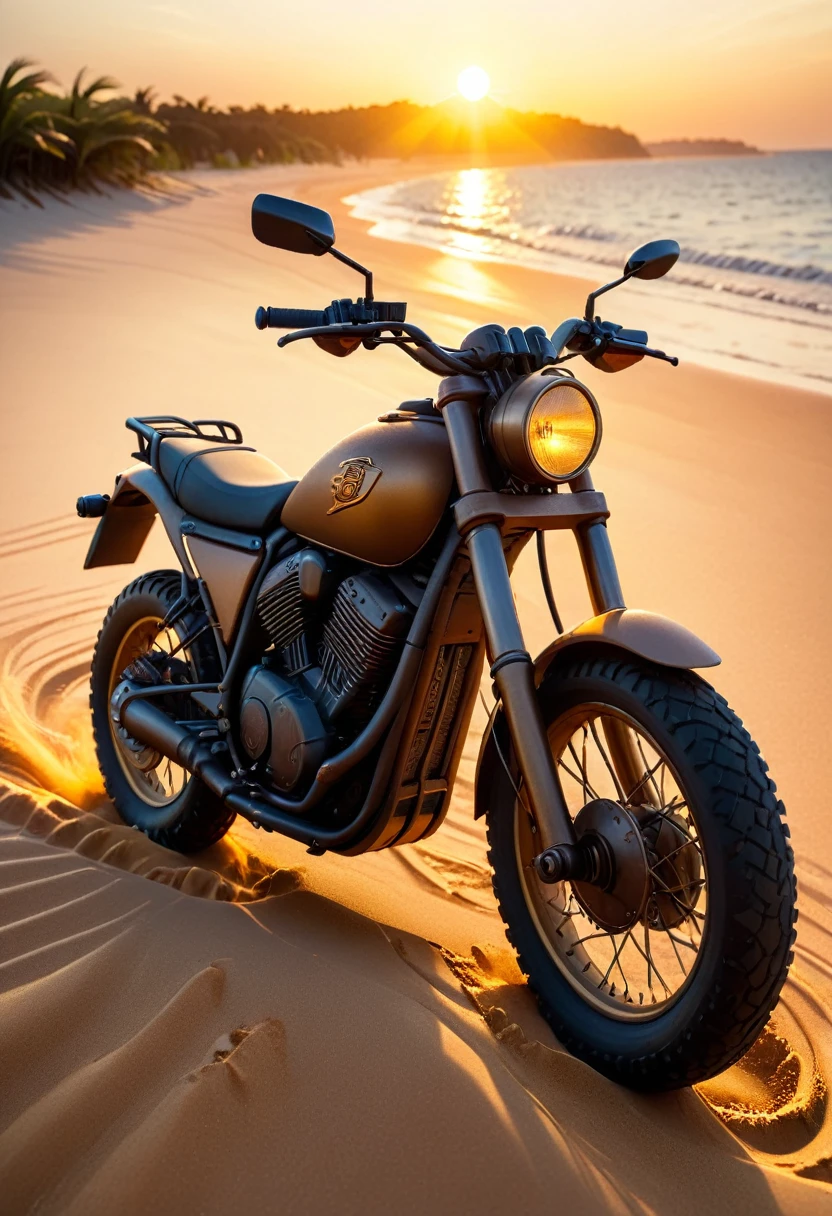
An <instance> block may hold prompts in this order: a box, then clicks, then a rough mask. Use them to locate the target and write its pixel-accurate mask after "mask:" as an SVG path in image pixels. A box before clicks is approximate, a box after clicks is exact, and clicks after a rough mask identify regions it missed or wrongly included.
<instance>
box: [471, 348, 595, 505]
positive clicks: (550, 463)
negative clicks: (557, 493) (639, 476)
mask: <svg viewBox="0 0 832 1216" xmlns="http://www.w3.org/2000/svg"><path fill="white" fill-rule="evenodd" d="M486 430H487V437H488V441H489V443H490V444H491V446H492V448H493V449H494V452H495V454H496V456H497V458H498V460H499V461H500V463H501V464H502V465H503V466H504V467H505V468H506V469H507V470H508V471H509V472H510V473H512V474H513V475H514V476H515V477H518V478H519V479H520V480H521V481H523V482H531V483H532V484H534V485H553V484H554V485H556V484H558V483H559V482H563V481H571V480H572V479H573V478H574V477H577V476H578V475H579V474H580V473H582V472H583V471H584V469H585V468H587V466H588V465H590V464H591V463H592V461H593V460H594V459H595V455H596V453H597V451H598V447H599V444H600V443H601V414H600V411H599V409H598V402H597V401H596V400H595V398H594V397H593V395H592V393H591V392H590V391H589V389H588V388H586V387H585V385H583V384H581V383H580V382H579V381H578V380H574V379H573V378H572V377H571V376H566V375H564V374H563V373H562V372H559V371H558V370H557V369H556V368H544V369H543V370H542V371H540V372H533V373H532V374H531V375H530V376H526V377H524V379H522V380H520V381H518V383H517V384H514V385H512V387H511V388H510V389H509V390H508V392H507V393H505V394H504V395H503V396H502V397H501V398H500V400H499V401H498V402H497V404H496V405H495V406H494V408H493V409H492V410H491V414H490V416H489V418H488V422H487V425H486Z"/></svg>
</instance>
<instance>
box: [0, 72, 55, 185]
mask: <svg viewBox="0 0 832 1216" xmlns="http://www.w3.org/2000/svg"><path fill="white" fill-rule="evenodd" d="M34 66H35V65H34V64H33V63H32V62H31V61H30V60H28V59H13V60H12V61H11V63H10V64H9V65H8V67H7V68H6V70H5V72H4V73H3V75H2V77H0V190H3V187H2V183H3V182H7V183H8V184H9V185H17V186H18V188H25V185H26V184H29V185H31V184H33V181H34V179H35V178H36V177H37V176H38V173H37V163H38V161H43V160H47V161H49V160H53V161H63V160H64V159H65V157H66V151H67V147H68V145H69V144H70V142H71V141H70V140H69V139H68V137H67V136H66V135H65V134H63V133H62V132H60V131H57V130H56V129H55V127H54V123H53V117H52V114H51V113H50V112H49V111H48V109H44V108H43V100H44V98H45V96H46V95H45V94H44V91H43V86H44V85H45V84H49V83H52V79H53V78H52V77H51V76H50V75H49V73H48V72H42V71H34V72H29V73H28V75H25V76H21V72H25V71H26V69H27V68H31V67H34ZM3 193H4V194H8V191H6V190H3Z"/></svg>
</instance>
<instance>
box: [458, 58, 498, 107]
mask: <svg viewBox="0 0 832 1216" xmlns="http://www.w3.org/2000/svg"><path fill="white" fill-rule="evenodd" d="M456 87H457V89H458V90H459V92H460V93H461V94H462V96H463V97H464V98H465V100H466V101H482V99H483V97H485V96H486V95H487V93H488V90H489V89H490V88H491V78H490V76H489V75H488V72H486V70H485V68H480V67H477V66H476V64H471V66H470V67H468V68H463V69H462V71H461V72H460V73H459V75H458V76H457V78H456Z"/></svg>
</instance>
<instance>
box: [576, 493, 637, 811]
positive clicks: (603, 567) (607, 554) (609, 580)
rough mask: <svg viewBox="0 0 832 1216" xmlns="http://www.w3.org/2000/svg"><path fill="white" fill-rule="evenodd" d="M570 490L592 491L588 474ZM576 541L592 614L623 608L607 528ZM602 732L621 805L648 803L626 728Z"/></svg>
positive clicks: (614, 725)
mask: <svg viewBox="0 0 832 1216" xmlns="http://www.w3.org/2000/svg"><path fill="white" fill-rule="evenodd" d="M569 488H570V489H571V490H572V492H573V493H579V492H580V491H581V490H592V489H594V486H593V484H592V477H591V475H590V472H589V470H588V469H587V470H586V471H585V472H584V473H582V474H581V476H580V477H576V478H575V480H574V481H571V482H570V483H569ZM575 539H576V540H577V542H578V551H579V552H580V555H581V563H582V564H583V568H584V574H585V576H586V585H587V589H588V590H589V598H590V602H591V603H592V611H593V612H594V613H595V614H596V616H598V615H600V614H601V613H602V612H610V611H612V610H613V609H615V608H623V607H625V604H624V593H623V591H622V590H621V583H620V582H619V580H618V570H617V569H616V565H615V557H614V556H613V552H612V545H611V544H610V537H609V533H608V532H607V528H606V524H604V523H601V522H600V521H596V522H595V523H591V524H589V526H588V527H584V528H580V529H578V530H577V531H576V533H575ZM603 731H604V736H605V738H606V740H607V746H608V747H609V750H610V758H611V760H612V764H613V768H614V769H615V772H616V776H617V778H618V783H619V785H620V786H621V791H622V795H621V796H623V799H624V801H625V802H626V803H628V804H635V805H641V804H642V803H645V802H647V801H649V798H650V790H649V788H648V783H647V782H646V781H645V772H644V764H643V763H642V761H641V759H640V757H639V755H638V752H637V751H636V747H635V744H634V742H633V737H632V734H631V732H630V730H629V728H628V727H627V726H625V725H624V723H623V722H619V721H617V720H616V719H613V718H610V717H605V718H604V720H603Z"/></svg>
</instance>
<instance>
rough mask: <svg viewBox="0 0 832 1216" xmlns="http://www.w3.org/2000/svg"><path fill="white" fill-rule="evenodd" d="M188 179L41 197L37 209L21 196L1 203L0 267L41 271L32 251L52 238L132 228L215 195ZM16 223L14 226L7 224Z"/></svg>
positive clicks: (161, 179)
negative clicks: (143, 218)
mask: <svg viewBox="0 0 832 1216" xmlns="http://www.w3.org/2000/svg"><path fill="white" fill-rule="evenodd" d="M213 193H214V192H213V190H212V189H211V188H210V187H209V186H205V185H203V184H201V183H198V182H196V181H193V180H192V179H191V178H190V176H189V175H188V174H184V173H182V174H175V175H165V176H161V175H160V176H159V177H157V178H155V179H153V180H152V181H149V182H148V183H146V184H144V185H142V186H140V187H137V188H136V189H132V190H131V189H126V188H117V187H113V188H110V189H107V190H103V189H102V190H100V191H98V190H96V191H92V190H89V191H81V190H78V191H75V192H74V193H71V194H61V193H57V192H50V193H49V194H45V193H44V194H41V195H40V196H39V201H40V202H41V203H42V205H41V206H38V205H37V204H36V203H32V202H29V201H28V200H27V199H25V198H24V197H23V196H22V195H18V196H16V197H15V198H13V199H5V198H0V266H7V267H9V268H13V269H19V270H23V269H25V270H28V271H30V272H31V271H34V272H35V273H37V272H38V271H39V266H38V261H39V258H38V256H37V255H36V253H35V250H34V248H33V247H34V246H36V245H37V244H38V243H40V242H41V241H43V240H46V239H49V238H50V237H70V238H72V237H83V236H89V235H90V234H92V233H93V232H95V231H97V230H98V229H101V228H114V227H115V228H130V227H131V226H132V224H133V223H134V221H135V220H136V218H137V217H139V216H143V215H147V214H149V213H151V212H158V211H164V210H167V209H169V208H171V207H181V206H184V205H186V204H187V203H189V202H191V201H192V200H193V199H194V198H195V197H197V196H201V195H208V194H213ZM12 218H13V219H14V222H13V223H9V222H5V223H4V222H3V221H4V220H9V219H12Z"/></svg>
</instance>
